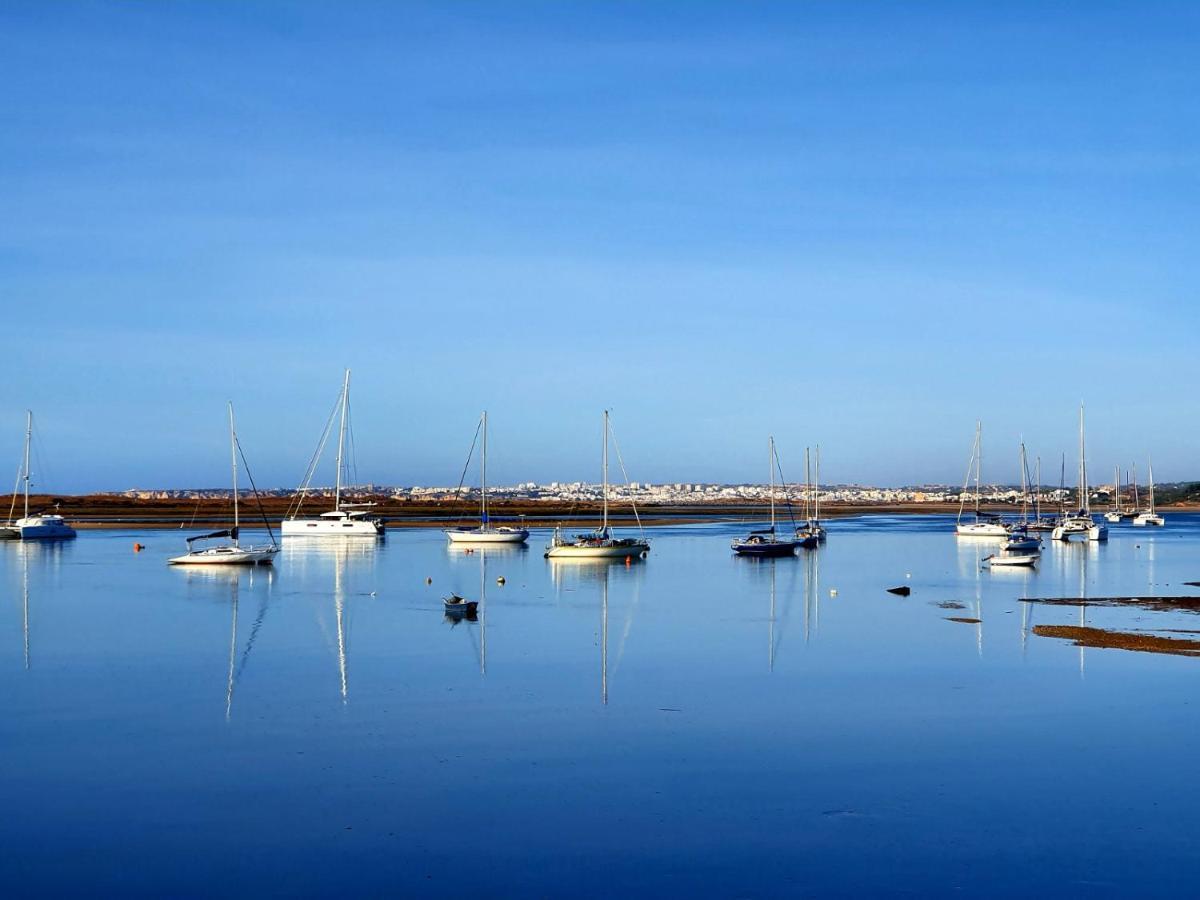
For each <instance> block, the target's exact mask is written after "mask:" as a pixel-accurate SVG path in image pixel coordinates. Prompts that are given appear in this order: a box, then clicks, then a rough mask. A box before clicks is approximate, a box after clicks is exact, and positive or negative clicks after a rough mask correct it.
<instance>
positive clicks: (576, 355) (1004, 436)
mask: <svg viewBox="0 0 1200 900" xmlns="http://www.w3.org/2000/svg"><path fill="white" fill-rule="evenodd" d="M1198 38H1200V9H1198V8H1197V7H1196V6H1195V5H1193V4H1177V5H1172V4H1103V3H1078V4H1072V3H1057V4H1046V3H1031V4H1019V3H1012V4H978V5H972V4H968V3H947V4H930V3H905V4H899V3H887V4H867V3H858V4H851V3H840V2H839V3H786V4H769V3H726V4H706V3H695V2H687V3H683V2H681V3H676V4H669V3H657V4H620V3H608V4H596V5H587V4H580V3H548V4H538V3H511V4H503V3H497V2H490V3H436V4H419V3H403V4H402V3H348V4H318V3H292V4H287V3H281V2H272V3H251V2H240V3H237V4H215V3H194V4H192V3H142V4H131V3H114V4H105V3H87V4H79V5H72V4H64V3H56V4H44V3H34V2H30V3H14V2H4V3H0V79H3V83H4V84H5V86H6V87H5V90H4V91H3V92H0V119H2V121H3V123H4V126H3V127H2V128H0V198H3V201H2V202H0V298H2V300H3V309H4V315H3V322H4V334H5V354H4V355H5V359H6V367H7V374H6V376H5V377H4V379H3V380H2V383H0V450H2V448H4V447H8V448H9V450H10V451H11V456H12V465H13V467H14V469H15V465H16V461H17V455H18V453H19V450H20V442H21V429H22V425H23V410H24V409H25V408H26V407H27V406H28V407H32V408H33V409H34V410H35V413H36V414H37V415H38V417H39V423H40V431H41V436H42V440H43V443H44V445H45V451H46V458H47V472H46V473H45V474H46V476H47V478H46V479H44V482H45V483H46V486H47V487H49V488H52V489H55V490H61V491H69V490H86V489H104V488H115V489H120V488H125V487H131V486H185V485H197V484H220V483H222V481H223V480H224V478H225V477H226V476H225V470H224V461H225V457H224V446H225V445H224V441H225V436H224V432H223V428H224V419H223V417H224V406H223V404H224V401H225V400H226V399H227V398H230V397H231V398H233V399H234V401H235V403H236V405H237V408H238V415H239V420H240V430H241V433H242V438H243V443H244V444H245V446H246V449H247V451H248V453H249V455H250V458H251V463H252V465H253V466H254V468H255V470H256V476H257V478H258V480H259V482H260V483H265V484H272V485H275V484H281V485H287V484H292V483H294V482H296V481H298V479H299V478H300V476H301V474H302V471H303V468H304V465H305V463H306V462H307V459H308V455H309V453H310V452H311V449H312V446H313V444H314V443H315V441H316V438H317V435H318V433H319V431H320V428H321V425H322V423H323V421H324V417H325V414H326V412H327V410H328V408H329V406H330V405H331V404H332V402H333V399H334V396H335V394H336V392H337V388H338V382H339V379H340V374H341V369H342V367H343V366H347V365H348V366H350V367H352V369H353V370H354V392H353V397H354V405H355V423H356V431H357V437H358V443H359V454H358V462H359V471H360V474H361V475H362V476H363V478H364V480H367V479H369V480H374V481H377V482H384V483H401V484H410V483H418V484H428V483H447V482H454V481H455V480H457V475H458V472H459V470H460V468H461V465H462V460H463V457H464V455H465V449H466V446H467V444H468V443H469V441H470V437H471V434H472V432H473V429H474V423H475V420H476V418H477V416H478V412H479V410H480V409H482V408H484V407H487V408H488V409H489V410H490V412H491V419H492V425H493V443H492V450H493V453H492V465H493V472H494V476H495V478H496V480H499V481H516V480H527V479H533V480H539V481H548V480H576V479H592V478H595V477H596V476H597V473H596V469H597V456H598V431H599V415H600V410H601V409H602V408H603V407H605V406H609V407H611V408H612V409H613V416H614V423H615V426H616V428H617V434H618V437H619V438H620V440H621V445H622V450H623V451H624V453H625V456H626V461H627V462H628V463H629V466H630V470H631V471H630V475H631V477H632V478H634V479H635V480H650V481H660V480H671V481H682V480H687V481H740V480H747V479H762V478H765V472H764V471H763V470H764V469H765V463H764V457H765V451H764V444H765V440H766V436H767V434H768V433H774V434H775V435H776V437H777V439H778V441H779V443H780V448H781V452H782V454H783V458H784V465H785V471H787V472H788V474H789V475H790V476H793V477H798V475H799V471H800V460H801V458H802V453H803V446H804V445H805V444H815V443H818V442H819V443H820V444H821V445H822V448H823V451H822V452H823V459H824V475H825V476H826V478H827V480H835V481H859V482H872V483H884V484H888V483H890V484H900V483H913V482H922V481H930V480H933V481H952V482H953V481H957V480H959V479H960V478H961V477H962V470H963V467H964V465H965V461H966V455H967V452H968V450H969V447H970V442H971V439H972V433H973V428H974V422H975V419H976V418H977V417H978V418H982V419H983V422H984V440H985V454H986V456H985V476H992V477H995V478H997V479H1001V478H1005V479H1007V478H1014V477H1015V476H1016V456H1017V442H1018V440H1020V439H1021V438H1022V437H1024V439H1025V441H1026V442H1027V444H1028V445H1029V447H1030V452H1031V453H1040V454H1041V455H1042V456H1043V457H1044V459H1046V460H1050V459H1054V460H1057V458H1058V454H1059V453H1060V452H1061V451H1063V450H1066V451H1068V458H1069V459H1072V458H1073V456H1074V452H1073V448H1074V446H1075V428H1076V418H1075V417H1076V408H1077V405H1078V403H1079V402H1080V401H1081V400H1082V401H1084V402H1085V403H1086V404H1087V407H1088V422H1089V445H1090V446H1089V456H1090V457H1091V460H1090V463H1091V466H1092V470H1093V472H1094V473H1096V477H1097V479H1099V477H1100V473H1111V471H1112V466H1113V465H1115V464H1116V463H1118V462H1120V463H1121V464H1123V465H1128V464H1129V463H1130V462H1132V461H1134V460H1138V461H1139V466H1140V465H1141V464H1143V463H1144V460H1145V457H1146V455H1147V454H1148V453H1153V455H1154V458H1155V471H1156V475H1157V476H1158V477H1159V478H1160V480H1168V479H1173V478H1187V477H1200V465H1198V464H1197V463H1196V461H1195V460H1196V451H1197V449H1198V448H1200V426H1198V425H1197V421H1198V420H1197V416H1196V415H1195V412H1196V402H1195V389H1194V386H1195V384H1196V383H1197V376H1198V375H1200V362H1198V354H1197V353H1196V337H1197V333H1198V328H1197V326H1198V324H1200V312H1198V304H1197V287H1198V283H1200V277H1198V276H1197V268H1196V246H1197V227H1196V226H1197V224H1198V218H1200V154H1198V150H1200V140H1198V139H1200V133H1198V132H1200V63H1197V60H1196V54H1195V47H1196V43H1197V39H1198ZM4 431H7V432H8V435H9V436H8V438H4V437H3V436H2V433H3V432H4ZM1047 465H1049V463H1047ZM1071 465H1073V464H1072V463H1070V462H1069V463H1068V466H1069V467H1070V466H1071Z"/></svg>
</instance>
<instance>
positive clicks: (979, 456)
mask: <svg viewBox="0 0 1200 900" xmlns="http://www.w3.org/2000/svg"><path fill="white" fill-rule="evenodd" d="M982 468H983V423H982V422H981V421H979V420H978V419H977V420H976V421H975V519H976V520H978V519H979V494H980V487H979V477H980V469H982Z"/></svg>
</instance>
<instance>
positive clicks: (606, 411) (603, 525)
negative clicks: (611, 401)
mask: <svg viewBox="0 0 1200 900" xmlns="http://www.w3.org/2000/svg"><path fill="white" fill-rule="evenodd" d="M602 456H603V458H604V521H603V524H601V526H600V530H601V531H608V410H607V409H606V410H605V411H604V452H603V454H602Z"/></svg>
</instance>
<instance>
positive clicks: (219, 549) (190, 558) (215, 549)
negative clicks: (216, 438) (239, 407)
mask: <svg viewBox="0 0 1200 900" xmlns="http://www.w3.org/2000/svg"><path fill="white" fill-rule="evenodd" d="M229 452H230V456H231V458H232V467H233V527H232V528H226V529H223V530H221V531H211V532H209V533H208V534H198V535H195V536H194V537H190V538H188V539H187V545H188V552H187V553H185V554H183V556H174V557H172V558H171V559H169V560H167V563H168V564H169V565H172V566H214V565H217V566H255V565H264V566H266V565H270V564H271V561H272V560H274V559H275V554H276V553H278V552H279V547H278V546H276V544H275V538H274V536H272V538H271V546H269V547H254V546H250V547H243V546H242V545H241V544H240V543H239V540H238V534H239V531H240V529H241V521H240V519H239V517H238V481H237V474H238V464H237V461H238V444H237V427H236V425H235V424H234V421H233V403H232V402H230V404H229ZM221 538H229V542H228V543H225V544H214V545H213V546H211V547H203V548H201V549H199V550H193V549H192V544H193V543H195V542H196V541H210V540H219V539H221Z"/></svg>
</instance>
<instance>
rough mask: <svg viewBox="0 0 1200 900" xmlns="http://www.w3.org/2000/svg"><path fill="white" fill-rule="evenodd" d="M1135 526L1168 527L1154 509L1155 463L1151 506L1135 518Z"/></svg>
mask: <svg viewBox="0 0 1200 900" xmlns="http://www.w3.org/2000/svg"><path fill="white" fill-rule="evenodd" d="M1133 524H1134V525H1137V526H1139V527H1141V526H1145V525H1157V526H1158V527H1160V528H1161V527H1162V526H1164V525H1166V524H1167V523H1166V520H1165V519H1163V517H1162V516H1160V515H1159V514H1158V513H1157V512H1156V511H1155V509H1154V463H1153V461H1151V462H1150V505H1149V506H1148V507H1146V508H1145V509H1144V510H1142V511H1141V512H1139V513H1138V514H1137V515H1136V516H1134V517H1133Z"/></svg>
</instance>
